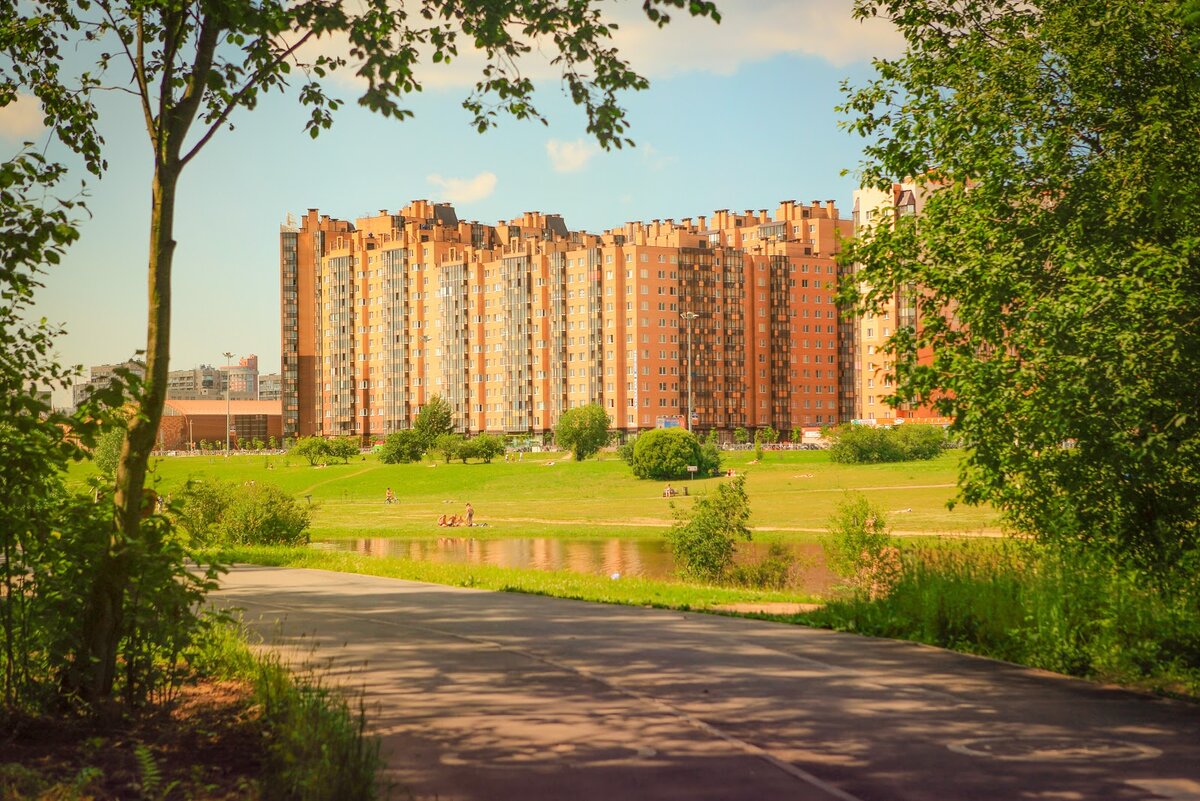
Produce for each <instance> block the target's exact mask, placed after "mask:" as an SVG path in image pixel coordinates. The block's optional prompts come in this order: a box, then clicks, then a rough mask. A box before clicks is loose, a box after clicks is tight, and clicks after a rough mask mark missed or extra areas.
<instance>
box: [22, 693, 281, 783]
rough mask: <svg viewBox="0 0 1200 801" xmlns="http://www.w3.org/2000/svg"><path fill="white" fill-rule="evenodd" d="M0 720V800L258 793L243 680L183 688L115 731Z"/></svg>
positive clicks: (55, 721)
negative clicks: (141, 749) (140, 753)
mask: <svg viewBox="0 0 1200 801" xmlns="http://www.w3.org/2000/svg"><path fill="white" fill-rule="evenodd" d="M0 724H2V725H3V729H2V730H0V801H24V799H30V800H31V801H32V799H43V798H46V799H49V798H53V799H58V798H79V799H94V801H140V799H155V801H172V799H192V800H193V801H232V799H253V798H257V797H258V796H259V793H258V790H257V777H258V776H259V773H260V771H261V767H262V754H263V734H262V727H261V724H260V718H259V714H258V710H257V709H256V708H255V707H254V706H253V705H252V703H251V694H250V688H249V686H248V685H246V684H242V683H238V682H218V681H202V682H200V683H198V684H194V685H189V686H185V687H184V688H182V690H181V691H180V693H179V696H178V698H177V699H175V701H174V702H173V703H171V704H170V705H169V706H168V707H167V708H164V709H159V710H156V711H154V712H152V713H149V714H146V715H144V716H142V717H139V718H137V719H135V720H130V721H126V722H122V723H119V724H117V725H115V726H104V727H101V726H100V725H98V724H97V723H95V722H93V721H89V720H83V719H79V718H53V717H19V718H15V719H14V718H9V719H6V720H3V721H0ZM139 746H143V747H144V748H145V752H146V753H148V754H149V755H150V756H151V757H152V759H153V765H152V769H151V771H150V772H148V771H147V769H146V768H145V767H144V764H145V762H146V760H145V759H144V758H143V759H142V760H139V758H138V756H137V749H138V747H139ZM155 771H156V772H157V774H158V775H157V776H155V775H153V772H155ZM72 791H75V792H77V793H78V794H77V795H75V794H73V792H72Z"/></svg>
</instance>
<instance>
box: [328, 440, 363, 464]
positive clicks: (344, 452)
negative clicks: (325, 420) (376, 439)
mask: <svg viewBox="0 0 1200 801" xmlns="http://www.w3.org/2000/svg"><path fill="white" fill-rule="evenodd" d="M326 445H328V447H329V456H330V457H331V458H333V459H341V460H342V461H343V462H349V461H350V460H351V459H353V458H354V457H355V456H358V455H359V454H361V453H362V448H360V447H359V444H358V440H357V439H355V438H354V437H334V438H333V439H331V440H328V441H327V442H326Z"/></svg>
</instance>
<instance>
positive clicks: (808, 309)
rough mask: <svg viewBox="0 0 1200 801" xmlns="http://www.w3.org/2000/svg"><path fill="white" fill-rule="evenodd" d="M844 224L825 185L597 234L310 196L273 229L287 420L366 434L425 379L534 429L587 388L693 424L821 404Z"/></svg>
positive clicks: (411, 409) (619, 425)
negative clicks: (760, 204)
mask: <svg viewBox="0 0 1200 801" xmlns="http://www.w3.org/2000/svg"><path fill="white" fill-rule="evenodd" d="M851 229H852V223H851V221H850V220H846V219H841V218H840V217H839V215H838V210H837V209H836V207H835V205H834V203H833V201H827V202H824V203H821V202H816V201H814V202H812V203H809V204H807V205H803V204H797V203H795V202H794V201H790V200H789V201H785V202H783V203H780V204H779V206H778V207H777V208H776V210H775V212H774V213H773V214H770V213H768V211H767V210H759V211H752V210H746V211H744V212H741V213H737V212H731V211H729V210H727V209H723V210H719V211H717V212H714V213H713V214H712V215H711V217H710V216H700V217H695V218H685V219H681V220H679V221H676V220H674V219H666V220H653V221H650V222H634V223H626V224H625V225H623V226H620V227H617V228H613V229H610V230H608V231H605V232H603V233H598V234H593V233H587V232H582V231H571V230H569V229H568V228H567V226H566V224H565V222H564V221H563V219H562V218H561V217H560V216H558V215H554V214H543V213H540V212H527V213H525V214H522V215H521V216H520V217H517V218H514V219H511V220H507V221H500V222H498V223H496V224H495V225H486V224H482V223H479V222H474V221H470V222H467V221H461V220H459V219H458V216H457V214H456V212H455V210H454V209H453V208H452V207H451V206H450V205H449V204H444V203H430V202H428V201H424V200H421V201H414V202H413V203H411V204H409V205H408V206H406V207H405V208H403V209H402V210H400V211H399V212H397V213H395V214H393V213H389V212H386V211H381V212H380V213H379V214H378V215H376V216H371V217H365V218H361V219H357V220H355V221H354V223H353V224H351V223H350V222H348V221H343V220H335V219H331V218H330V217H328V216H323V215H321V214H320V213H319V212H318V211H317V210H315V209H314V210H310V211H309V212H308V213H307V214H306V215H304V217H303V218H301V219H300V220H299V221H298V222H289V224H287V225H285V226H283V227H282V228H281V231H280V275H281V283H282V310H283V316H282V320H283V330H282V334H283V339H282V341H283V350H282V401H283V415H284V421H283V423H284V433H285V435H286V436H306V435H313V434H315V435H320V436H341V435H352V436H358V437H361V438H363V439H365V440H367V439H373V438H380V437H383V436H386V435H387V434H388V433H390V432H392V431H396V430H399V429H403V428H407V427H409V426H410V425H411V422H412V420H413V419H414V418H415V416H416V414H417V413H418V412H419V410H420V408H421V407H422V406H423V405H424V404H425V403H426V402H428V399H429V398H430V397H431V396H433V395H440V396H441V397H443V398H445V399H446V400H447V401H448V402H449V403H450V404H451V406H452V407H453V409H454V412H455V419H456V425H457V426H458V427H459V429H460V430H462V431H464V432H467V433H475V432H481V431H490V432H497V433H528V434H534V435H536V434H541V433H543V432H546V431H549V430H551V429H552V428H553V427H554V425H555V423H556V422H557V420H558V417H559V415H561V414H562V412H563V411H564V410H566V409H569V408H573V407H577V406H581V405H585V404H588V403H599V404H601V405H602V406H603V407H604V408H605V409H606V410H607V411H608V414H609V416H610V417H611V419H612V425H613V427H614V428H615V429H617V430H620V431H624V432H635V431H639V430H644V429H649V428H655V427H660V426H669V425H682V426H686V425H687V423H688V411H689V407H690V409H691V411H692V416H691V423H692V427H693V429H694V430H697V431H699V432H706V431H709V430H717V431H719V432H722V433H726V432H730V431H732V430H733V429H734V428H737V427H739V426H743V427H746V428H749V429H757V428H761V427H765V426H772V427H773V428H775V429H776V430H778V431H781V432H784V433H787V432H790V431H792V430H793V429H799V428H804V427H815V426H822V425H829V424H833V423H836V422H838V421H839V420H841V419H845V417H846V415H845V414H843V413H842V412H841V411H840V409H841V408H842V407H843V406H845V395H844V387H845V385H846V383H847V382H846V379H845V376H846V375H847V374H848V371H850V370H851V369H852V364H847V363H846V362H845V359H846V353H845V351H844V350H840V349H839V345H838V341H839V328H841V329H842V330H846V326H847V325H848V321H845V320H842V319H841V318H840V317H839V314H838V309H837V307H836V305H835V303H834V295H835V292H836V289H835V285H836V282H837V279H838V268H837V265H836V263H835V261H834V256H835V254H836V252H837V248H838V243H839V241H840V239H841V238H842V237H845V236H849V235H850V233H851ZM689 334H690V340H691V347H690V354H689V347H688V341H689ZM844 338H845V337H843V339H844ZM689 373H690V378H691V382H690V383H691V394H690V399H689V387H688V384H689V381H688V378H689ZM689 401H690V403H689Z"/></svg>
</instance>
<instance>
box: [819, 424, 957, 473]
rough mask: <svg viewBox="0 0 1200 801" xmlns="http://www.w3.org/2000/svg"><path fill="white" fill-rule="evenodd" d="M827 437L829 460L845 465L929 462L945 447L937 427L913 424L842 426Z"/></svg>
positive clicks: (944, 440)
mask: <svg viewBox="0 0 1200 801" xmlns="http://www.w3.org/2000/svg"><path fill="white" fill-rule="evenodd" d="M827 436H828V438H829V439H830V440H831V441H832V443H833V444H832V445H831V446H830V448H829V458H830V459H831V460H832V461H834V462H842V463H847V464H855V463H875V462H910V461H915V460H919V459H932V458H934V457H935V456H937V455H938V454H939V453H941V452H942V451H943V450H944V449H945V448H946V432H945V431H944V430H943V429H942V428H941V427H940V426H931V425H923V424H917V423H905V424H903V425H899V426H896V427H895V428H881V427H876V426H864V425H843V426H838V427H837V428H835V429H833V430H832V431H830V432H829V433H828V434H827Z"/></svg>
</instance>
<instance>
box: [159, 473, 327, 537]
mask: <svg viewBox="0 0 1200 801" xmlns="http://www.w3.org/2000/svg"><path fill="white" fill-rule="evenodd" d="M178 508H179V513H178V522H179V524H180V526H182V527H183V528H184V530H186V531H187V533H188V534H189V535H190V537H191V538H192V541H193V542H195V543H196V544H199V545H301V544H304V543H306V542H308V525H309V513H308V509H307V508H306V507H304V506H301V505H300V504H299V503H297V501H296V499H295V498H293V497H292V496H291V495H288V494H287V493H286V492H284V491H283V490H282V489H280V488H279V487H277V486H275V485H273V484H259V483H257V482H255V483H251V484H247V485H238V484H234V483H233V482H228V481H220V480H210V481H189V482H188V484H187V485H186V486H185V487H184V489H183V492H182V493H181V499H180V503H179V507H178Z"/></svg>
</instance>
